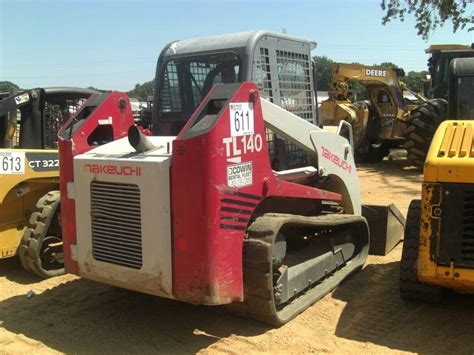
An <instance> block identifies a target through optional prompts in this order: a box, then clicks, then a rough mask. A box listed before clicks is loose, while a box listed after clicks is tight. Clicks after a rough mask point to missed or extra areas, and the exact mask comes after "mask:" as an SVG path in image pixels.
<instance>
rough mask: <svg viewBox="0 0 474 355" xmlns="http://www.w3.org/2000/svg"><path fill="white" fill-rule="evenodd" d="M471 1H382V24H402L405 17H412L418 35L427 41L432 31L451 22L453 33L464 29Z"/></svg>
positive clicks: (468, 18) (468, 20) (468, 19)
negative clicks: (394, 21)
mask: <svg viewBox="0 0 474 355" xmlns="http://www.w3.org/2000/svg"><path fill="white" fill-rule="evenodd" d="M470 2H471V0H382V2H381V4H380V6H381V7H382V10H383V11H384V12H385V15H384V16H383V18H382V24H384V25H385V24H387V22H390V21H392V20H400V21H401V22H403V21H404V20H405V17H406V16H407V15H414V16H415V20H416V25H415V28H416V29H417V30H418V35H420V36H421V37H422V38H423V39H428V38H429V35H430V33H431V32H432V31H434V30H435V29H437V28H438V27H440V26H443V25H444V24H445V23H446V22H447V21H450V22H452V24H453V31H454V32H456V31H457V30H459V29H464V28H465V27H466V25H467V24H468V23H469V22H470V14H469V13H467V11H466V10H467V5H468V4H469V3H470Z"/></svg>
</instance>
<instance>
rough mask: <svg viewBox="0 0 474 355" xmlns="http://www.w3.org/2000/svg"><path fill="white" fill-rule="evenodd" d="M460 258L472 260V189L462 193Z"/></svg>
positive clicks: (473, 239) (473, 228)
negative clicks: (462, 212) (462, 213)
mask: <svg viewBox="0 0 474 355" xmlns="http://www.w3.org/2000/svg"><path fill="white" fill-rule="evenodd" d="M462 260H463V262H465V263H472V262H474V191H466V192H465V195H464V215H463V228H462Z"/></svg>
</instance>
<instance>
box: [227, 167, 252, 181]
mask: <svg viewBox="0 0 474 355" xmlns="http://www.w3.org/2000/svg"><path fill="white" fill-rule="evenodd" d="M249 185H252V162H248V163H242V164H235V165H228V166H227V186H229V187H243V186H249Z"/></svg>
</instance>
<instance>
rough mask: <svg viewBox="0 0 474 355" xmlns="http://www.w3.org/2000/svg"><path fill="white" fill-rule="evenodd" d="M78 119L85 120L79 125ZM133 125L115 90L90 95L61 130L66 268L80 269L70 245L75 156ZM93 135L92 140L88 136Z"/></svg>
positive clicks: (127, 104) (125, 100) (73, 236)
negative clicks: (69, 193) (69, 188)
mask: <svg viewBox="0 0 474 355" xmlns="http://www.w3.org/2000/svg"><path fill="white" fill-rule="evenodd" d="M78 120H79V121H78ZM78 122H83V123H82V124H78ZM133 124H134V121H133V115H132V111H131V108H130V101H129V99H128V96H127V94H125V93H121V92H112V93H105V94H101V95H93V96H92V97H91V98H89V100H88V101H87V102H86V103H85V104H84V105H83V106H82V108H81V110H80V111H78V112H77V113H76V115H75V116H74V117H73V118H71V119H70V120H69V121H68V122H66V123H65V124H64V126H63V127H62V128H61V130H60V132H59V161H60V189H61V221H62V234H63V242H64V263H65V267H66V270H67V271H68V272H70V273H73V274H78V272H79V269H78V265H77V262H75V261H74V260H72V258H71V245H73V244H75V243H76V217H75V216H76V210H75V204H74V200H73V199H69V198H68V197H67V183H68V182H73V181H74V170H73V158H74V156H76V155H78V154H82V153H85V152H87V151H88V150H90V149H92V148H94V147H96V146H97V145H98V144H102V143H104V142H105V141H113V140H116V139H119V138H122V137H124V136H126V135H127V132H128V128H129V127H130V126H132V125H133ZM102 129H103V130H102ZM91 136H92V137H93V139H89V138H90V137H91ZM92 140H93V141H94V142H92Z"/></svg>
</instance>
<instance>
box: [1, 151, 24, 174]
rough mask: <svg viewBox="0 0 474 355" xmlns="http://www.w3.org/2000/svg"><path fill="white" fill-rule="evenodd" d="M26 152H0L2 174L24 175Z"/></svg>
mask: <svg viewBox="0 0 474 355" xmlns="http://www.w3.org/2000/svg"><path fill="white" fill-rule="evenodd" d="M24 173H25V153H24V152H0V174H24Z"/></svg>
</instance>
